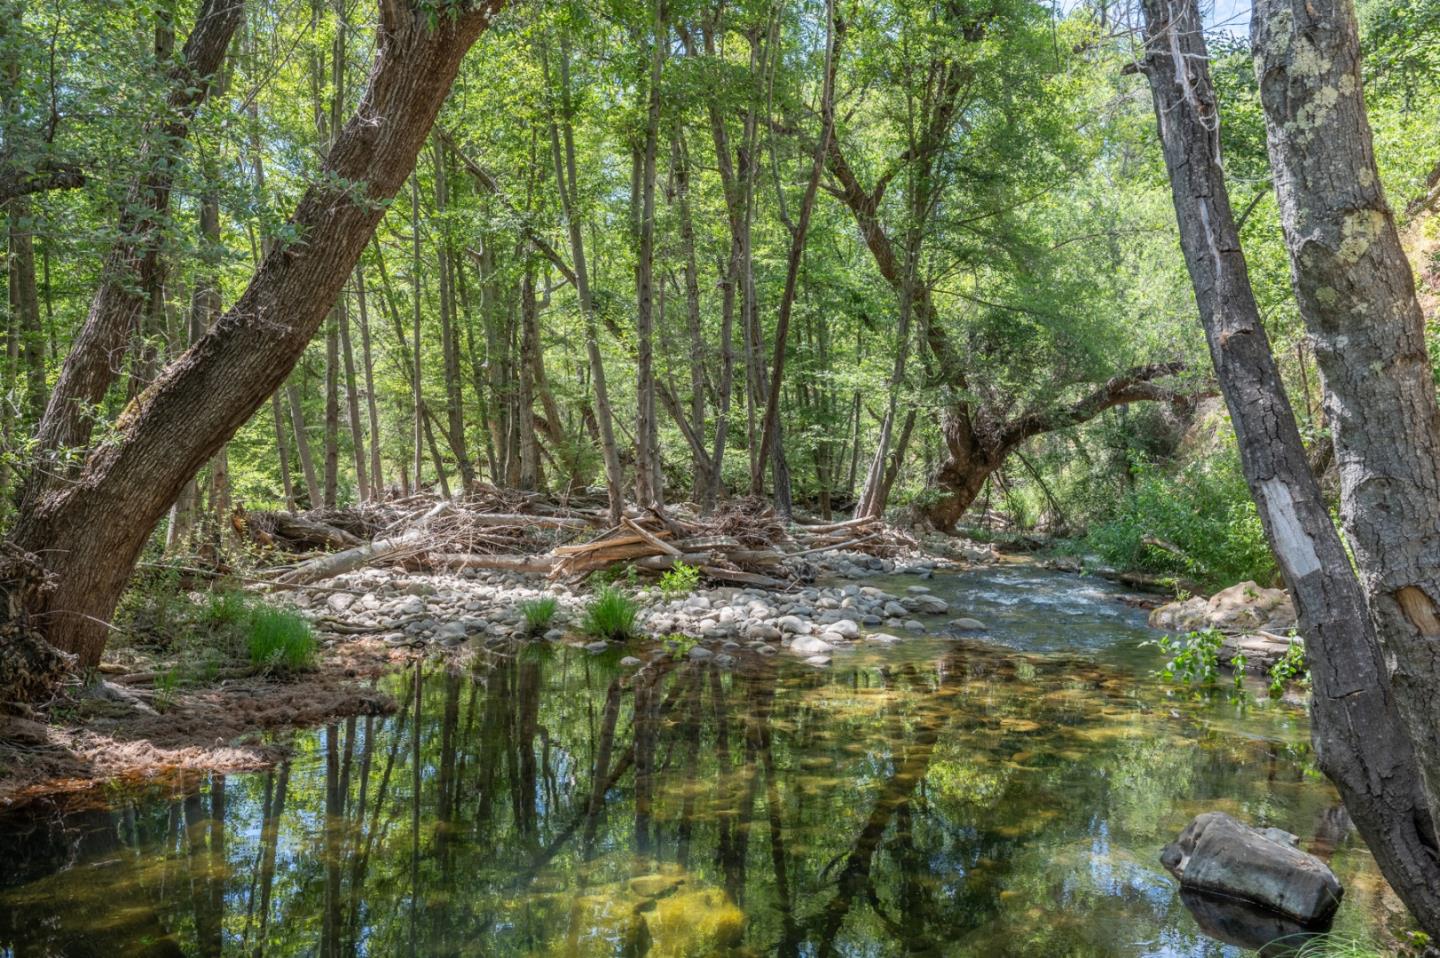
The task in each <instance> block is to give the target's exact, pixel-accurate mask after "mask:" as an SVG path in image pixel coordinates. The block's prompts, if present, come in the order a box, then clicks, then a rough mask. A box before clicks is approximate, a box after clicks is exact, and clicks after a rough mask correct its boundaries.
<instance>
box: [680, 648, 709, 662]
mask: <svg viewBox="0 0 1440 958" xmlns="http://www.w3.org/2000/svg"><path fill="white" fill-rule="evenodd" d="M686 656H687V657H688V658H689V659H690V661H691V662H704V661H706V660H708V659H712V658H714V657H715V653H714V652H711V651H710V650H709V649H707V648H705V646H703V645H697V646H693V647H692V648H691V649H690V651H689V652H687V653H686Z"/></svg>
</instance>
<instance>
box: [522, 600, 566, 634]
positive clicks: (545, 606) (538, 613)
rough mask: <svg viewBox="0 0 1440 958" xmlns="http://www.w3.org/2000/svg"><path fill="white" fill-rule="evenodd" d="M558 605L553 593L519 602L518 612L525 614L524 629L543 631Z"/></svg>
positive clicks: (532, 631) (533, 631) (553, 616)
mask: <svg viewBox="0 0 1440 958" xmlns="http://www.w3.org/2000/svg"><path fill="white" fill-rule="evenodd" d="M559 607H560V603H559V601H558V600H557V599H556V598H555V597H554V596H553V595H546V596H541V597H540V598H538V599H531V600H530V601H528V602H522V603H520V612H521V613H522V614H523V615H524V616H525V630H526V631H527V632H531V633H535V632H543V631H544V630H545V628H546V627H547V626H549V625H550V620H551V619H553V618H555V610H556V609H558V608H559Z"/></svg>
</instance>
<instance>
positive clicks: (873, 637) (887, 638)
mask: <svg viewBox="0 0 1440 958" xmlns="http://www.w3.org/2000/svg"><path fill="white" fill-rule="evenodd" d="M865 641H866V642H881V643H883V644H885V645H890V644H892V643H895V642H899V641H900V636H898V635H891V634H890V633H889V632H871V633H870V634H869V635H867V636H865Z"/></svg>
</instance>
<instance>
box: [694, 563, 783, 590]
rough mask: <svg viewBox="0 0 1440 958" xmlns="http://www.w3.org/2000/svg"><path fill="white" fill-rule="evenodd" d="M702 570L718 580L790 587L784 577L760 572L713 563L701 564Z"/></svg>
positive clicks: (761, 585) (769, 587) (768, 586)
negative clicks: (722, 566) (721, 566)
mask: <svg viewBox="0 0 1440 958" xmlns="http://www.w3.org/2000/svg"><path fill="white" fill-rule="evenodd" d="M700 571H701V572H703V573H704V574H705V575H707V576H709V577H710V578H711V579H714V580H715V581H716V582H738V583H740V584H741V585H754V586H759V587H760V588H762V589H788V588H789V587H790V583H788V582H786V581H784V580H783V579H776V578H773V577H771V576H768V575H761V574H760V573H758V572H741V571H740V570H738V569H722V568H720V567H719V566H713V565H704V566H701V567H700Z"/></svg>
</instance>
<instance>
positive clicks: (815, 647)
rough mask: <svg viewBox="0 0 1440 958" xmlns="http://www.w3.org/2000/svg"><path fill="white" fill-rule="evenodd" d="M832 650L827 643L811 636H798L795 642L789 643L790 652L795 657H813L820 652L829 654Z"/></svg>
mask: <svg viewBox="0 0 1440 958" xmlns="http://www.w3.org/2000/svg"><path fill="white" fill-rule="evenodd" d="M833 650H834V646H832V645H831V644H830V643H829V642H826V641H825V640H824V639H819V638H816V637H815V636H813V635H802V636H799V637H797V638H796V639H795V641H793V642H791V643H790V651H791V652H792V653H794V654H795V655H815V654H817V653H820V652H830V651H833Z"/></svg>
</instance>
